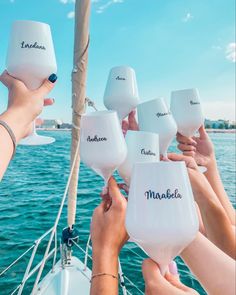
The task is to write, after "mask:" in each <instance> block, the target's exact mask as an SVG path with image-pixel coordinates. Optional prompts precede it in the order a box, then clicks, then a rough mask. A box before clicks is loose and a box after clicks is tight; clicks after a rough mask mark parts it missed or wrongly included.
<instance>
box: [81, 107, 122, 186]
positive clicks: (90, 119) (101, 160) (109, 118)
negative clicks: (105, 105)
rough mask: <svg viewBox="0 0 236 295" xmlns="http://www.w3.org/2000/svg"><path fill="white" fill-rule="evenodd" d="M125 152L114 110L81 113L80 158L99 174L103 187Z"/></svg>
mask: <svg viewBox="0 0 236 295" xmlns="http://www.w3.org/2000/svg"><path fill="white" fill-rule="evenodd" d="M126 154H127V147H126V143H125V139H124V136H123V133H122V130H121V127H120V123H119V119H118V116H117V113H116V111H96V112H91V113H87V114H84V115H82V117H81V134H80V156H81V160H82V161H83V162H84V163H85V164H86V165H87V166H89V167H90V168H91V169H93V170H94V171H95V172H96V173H97V174H98V175H100V176H101V177H102V178H103V179H104V181H105V187H106V186H107V182H108V180H109V178H110V177H111V175H112V174H113V172H114V171H115V170H116V169H117V168H118V167H119V166H120V164H121V163H122V162H123V161H124V159H125V157H126Z"/></svg>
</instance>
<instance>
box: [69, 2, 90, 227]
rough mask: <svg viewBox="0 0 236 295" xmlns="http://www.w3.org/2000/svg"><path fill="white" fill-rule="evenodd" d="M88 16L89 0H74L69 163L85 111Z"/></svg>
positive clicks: (72, 209) (73, 186)
mask: <svg viewBox="0 0 236 295" xmlns="http://www.w3.org/2000/svg"><path fill="white" fill-rule="evenodd" d="M89 16H90V0H76V3H75V31H74V60H73V71H72V112H73V113H72V137H71V164H72V163H73V160H74V157H75V154H76V148H77V146H78V144H79V140H80V119H81V115H82V114H83V113H84V111H85V97H86V76H87V63H88V47H89ZM79 168H80V156H79V153H78V156H77V160H76V164H75V166H74V169H73V173H72V178H71V182H70V186H69V192H68V209H67V222H68V226H69V227H70V228H72V225H73V224H74V223H75V215H76V201H77V188H78V180H79Z"/></svg>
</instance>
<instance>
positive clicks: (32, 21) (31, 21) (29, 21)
mask: <svg viewBox="0 0 236 295" xmlns="http://www.w3.org/2000/svg"><path fill="white" fill-rule="evenodd" d="M17 23H29V24H38V25H46V26H49V24H47V23H44V22H39V21H35V20H27V19H19V20H15V21H14V22H13V24H17Z"/></svg>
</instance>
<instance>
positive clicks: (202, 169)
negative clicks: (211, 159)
mask: <svg viewBox="0 0 236 295" xmlns="http://www.w3.org/2000/svg"><path fill="white" fill-rule="evenodd" d="M198 169H199V171H200V172H201V173H205V172H207V168H206V167H205V166H198Z"/></svg>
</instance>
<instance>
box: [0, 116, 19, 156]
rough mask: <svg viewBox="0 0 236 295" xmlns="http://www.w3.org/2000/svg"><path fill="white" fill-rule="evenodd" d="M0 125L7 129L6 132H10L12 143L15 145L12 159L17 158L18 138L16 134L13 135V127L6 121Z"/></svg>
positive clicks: (0, 121)
mask: <svg viewBox="0 0 236 295" xmlns="http://www.w3.org/2000/svg"><path fill="white" fill-rule="evenodd" d="M0 125H1V126H3V127H4V128H5V130H6V131H7V132H8V134H9V136H10V137H11V140H12V143H13V154H12V159H13V157H14V156H15V153H16V137H15V134H14V133H13V131H12V129H11V127H10V126H9V125H8V124H7V123H6V122H4V121H2V120H0Z"/></svg>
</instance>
